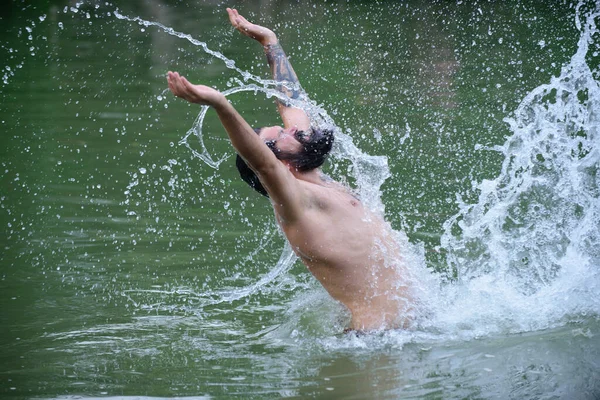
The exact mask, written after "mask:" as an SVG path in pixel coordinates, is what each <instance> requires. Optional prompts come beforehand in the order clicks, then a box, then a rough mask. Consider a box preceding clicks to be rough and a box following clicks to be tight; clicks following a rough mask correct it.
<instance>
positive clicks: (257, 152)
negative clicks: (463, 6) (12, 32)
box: [167, 71, 303, 221]
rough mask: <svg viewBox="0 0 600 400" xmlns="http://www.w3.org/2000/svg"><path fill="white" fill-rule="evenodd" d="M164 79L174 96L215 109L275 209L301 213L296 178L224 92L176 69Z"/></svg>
mask: <svg viewBox="0 0 600 400" xmlns="http://www.w3.org/2000/svg"><path fill="white" fill-rule="evenodd" d="M167 80H168V83H169V89H170V90H171V92H172V93H173V94H174V95H175V96H177V97H181V98H182V99H184V100H187V101H189V102H190V103H196V104H202V105H208V106H211V107H213V108H214V109H215V111H216V112H217V115H218V116H219V119H220V120H221V123H222V124H223V127H224V128H225V130H226V131H227V134H228V136H229V139H230V140H231V144H232V145H233V147H234V148H235V149H236V151H237V152H238V154H239V155H240V156H242V158H244V160H245V161H246V162H247V163H248V165H249V166H250V168H252V169H253V170H254V171H255V172H256V174H257V175H258V177H259V178H260V181H261V183H262V184H263V186H264V187H265V189H266V190H267V192H268V193H269V197H270V198H271V200H272V201H273V206H274V207H275V208H276V209H277V213H278V214H279V215H280V216H281V217H282V218H284V219H286V220H288V221H293V220H295V219H296V218H297V217H298V216H299V215H300V212H301V207H302V204H303V200H302V196H301V195H302V192H301V189H300V185H299V184H298V180H297V179H296V178H295V177H294V176H293V175H292V173H291V172H290V171H289V170H288V169H287V168H286V167H285V166H284V165H283V163H282V162H281V161H279V160H278V159H277V157H275V154H273V152H272V151H271V150H270V149H269V148H268V147H267V145H266V144H265V143H264V142H263V141H262V139H260V137H259V136H258V135H257V134H256V133H255V132H254V130H253V129H252V128H251V127H250V125H248V123H247V122H246V121H245V120H244V118H242V116H241V115H240V114H239V113H238V112H237V111H236V110H235V108H233V106H232V105H231V104H230V103H229V102H228V101H227V99H226V98H225V96H223V94H222V93H220V92H219V91H217V90H215V89H213V88H210V87H208V86H203V85H193V84H191V83H190V82H189V81H188V80H187V79H186V78H185V77H183V76H181V75H179V74H178V73H177V72H171V71H169V73H168V76H167Z"/></svg>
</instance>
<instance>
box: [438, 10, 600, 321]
mask: <svg viewBox="0 0 600 400" xmlns="http://www.w3.org/2000/svg"><path fill="white" fill-rule="evenodd" d="M580 7H581V3H580V4H579V6H578V11H579V8H580ZM599 15H600V13H598V11H596V12H594V13H590V14H589V15H587V16H585V19H584V21H583V24H582V23H580V21H579V18H584V17H581V16H580V14H579V13H577V26H578V29H579V30H580V34H581V36H580V39H579V43H578V49H577V52H576V53H575V54H574V55H573V56H572V58H571V60H570V62H569V63H568V64H567V65H565V66H563V68H562V71H561V73H560V76H558V77H554V78H552V80H551V82H550V83H548V84H544V85H541V86H539V87H537V88H536V89H534V90H533V91H532V92H531V93H529V94H528V95H527V96H526V97H525V98H524V99H523V101H522V102H521V104H520V105H519V107H518V108H517V109H516V111H515V112H514V114H513V115H512V116H511V117H509V118H506V119H505V122H506V123H507V124H508V125H509V126H510V130H511V132H512V136H511V137H509V138H508V140H507V141H506V142H505V143H504V144H503V145H502V146H497V147H496V148H495V149H494V150H495V151H499V152H501V153H502V155H503V156H504V162H503V164H502V169H501V172H500V174H499V175H498V177H497V178H495V179H493V180H485V181H483V182H481V183H480V184H478V185H477V186H476V187H475V189H476V190H477V191H478V192H479V193H480V194H479V200H478V202H477V203H475V204H465V203H463V202H461V203H460V211H459V212H458V213H457V214H456V215H455V216H454V217H452V218H451V219H449V220H448V221H446V223H445V225H444V229H445V233H444V235H443V237H442V246H443V248H444V249H445V250H446V251H447V252H448V262H449V264H450V266H451V267H452V268H453V269H454V270H455V271H456V274H457V277H458V279H459V281H460V283H462V284H463V285H466V287H471V288H474V287H475V286H476V285H477V284H480V283H481V282H482V281H483V280H487V281H488V282H493V284H494V285H495V287H496V288H502V287H504V288H507V289H508V288H510V289H511V290H516V291H517V292H518V293H520V294H521V295H524V296H532V298H531V299H527V298H524V297H521V296H520V295H516V297H515V299H514V300H512V301H513V302H515V303H518V302H523V304H525V303H526V304H528V305H531V304H532V303H531V301H534V300H537V302H538V303H536V310H538V311H539V310H545V311H548V312H549V313H556V314H558V315H554V317H555V318H560V317H562V316H563V315H565V314H569V313H579V312H592V313H594V314H597V313H598V310H600V307H599V306H600V303H599V302H598V300H597V298H598V297H597V295H595V294H594V293H597V292H598V289H599V287H598V276H599V273H598V265H600V171H599V168H600V132H599V128H600V112H599V110H600V87H599V85H598V81H597V80H596V79H595V78H594V75H597V74H598V72H599V71H597V70H596V71H593V70H591V69H590V66H589V65H588V64H587V62H586V56H588V53H589V52H590V48H589V47H590V44H591V43H593V36H594V35H597V34H598V29H597V26H596V24H595V21H596V20H597V18H598V17H599ZM544 302H545V303H546V304H545V305H544V304H543V303H544ZM542 318H543V317H542ZM534 319H535V318H534Z"/></svg>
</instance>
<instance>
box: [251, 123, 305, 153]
mask: <svg viewBox="0 0 600 400" xmlns="http://www.w3.org/2000/svg"><path fill="white" fill-rule="evenodd" d="M296 132H298V129H297V128H295V127H294V128H286V129H284V128H282V127H281V126H269V127H265V128H262V129H261V130H260V134H259V136H260V138H261V139H262V140H264V141H265V142H271V143H274V146H275V147H276V148H277V149H279V151H281V152H283V153H297V152H299V151H300V150H301V148H302V145H301V144H300V142H299V141H298V139H296Z"/></svg>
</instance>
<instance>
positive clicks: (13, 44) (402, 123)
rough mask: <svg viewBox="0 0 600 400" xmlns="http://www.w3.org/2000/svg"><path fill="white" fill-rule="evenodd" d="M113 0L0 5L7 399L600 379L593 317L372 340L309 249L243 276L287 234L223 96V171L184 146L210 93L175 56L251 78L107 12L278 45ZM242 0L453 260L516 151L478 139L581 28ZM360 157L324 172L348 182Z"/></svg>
mask: <svg viewBox="0 0 600 400" xmlns="http://www.w3.org/2000/svg"><path fill="white" fill-rule="evenodd" d="M425 3H426V4H425ZM96 4H97V8H96ZM113 4H114V5H108V6H107V5H105V4H104V2H96V3H95V2H84V3H83V5H81V6H80V7H79V8H78V12H73V11H70V10H69V7H72V6H74V3H73V4H72V3H67V2H60V1H51V2H44V1H38V2H35V1H33V2H30V1H27V2H25V1H12V2H9V3H8V4H4V5H3V6H1V8H0V10H1V12H2V14H1V19H0V23H1V25H2V29H1V30H0V54H2V56H1V58H0V59H1V60H2V61H1V62H0V68H3V70H2V72H1V73H0V76H2V75H4V83H3V84H2V83H0V99H1V100H0V126H1V131H2V136H1V141H2V145H1V146H0V167H1V169H0V170H1V171H2V173H1V175H0V176H1V178H0V179H1V186H0V226H2V227H3V229H2V231H0V232H1V236H0V246H1V248H2V251H1V253H0V263H1V264H0V268H1V269H0V277H1V278H0V309H1V310H2V311H1V312H0V326H1V328H0V395H1V396H2V397H13V398H17V397H18V398H55V397H64V396H71V395H83V396H101V397H102V396H167V397H173V396H206V397H207V398H209V397H216V398H281V397H295V398H357V399H361V398H429V399H446V398H473V399H475V398H499V399H506V398H515V399H517V398H518V399H521V398H569V399H576V398H581V399H587V398H597V397H598V396H599V395H600V387H599V386H598V381H600V380H599V379H598V377H599V371H600V366H599V365H598V359H600V357H599V349H600V343H599V341H598V337H599V336H598V334H599V333H600V332H599V331H600V326H599V325H598V322H597V321H596V320H595V319H594V318H582V319H580V320H579V321H577V323H575V322H573V321H570V322H569V323H568V324H567V325H564V326H561V324H557V325H558V327H557V328H554V329H550V330H545V331H533V332H527V333H520V334H507V335H503V336H494V335H490V336H486V335H485V334H484V335H483V336H482V337H480V338H476V339H471V340H463V341H461V340H459V339H456V338H455V339H453V338H451V337H450V336H452V335H449V337H448V340H447V341H445V340H439V338H438V339H436V338H433V339H431V340H427V339H424V338H423V337H421V338H420V339H418V340H412V339H411V336H410V335H409V334H407V335H406V337H405V336H402V334H399V335H400V336H401V337H400V338H397V337H396V336H393V335H392V336H390V335H389V334H381V335H378V336H374V337H369V338H366V339H365V338H351V337H344V336H343V335H341V334H340V333H339V332H341V330H342V328H343V324H344V318H346V315H345V314H344V312H343V311H342V310H340V307H339V306H338V305H337V304H335V303H334V302H333V301H332V300H330V299H328V297H327V296H326V294H325V293H324V291H323V290H322V289H320V287H319V285H318V284H317V283H316V282H315V281H314V280H313V279H312V277H311V276H310V275H309V274H308V273H307V272H306V270H305V269H304V267H303V266H302V265H300V264H299V263H297V264H296V265H295V266H294V267H293V268H292V269H291V270H290V271H289V272H287V273H285V274H283V276H281V277H278V278H277V279H275V280H274V281H272V282H271V283H269V284H267V285H266V286H264V287H262V289H261V290H257V291H255V292H253V293H250V294H248V295H240V292H239V291H240V289H242V288H247V287H251V285H252V284H254V283H255V282H257V281H258V280H259V279H260V278H261V277H263V276H264V275H265V274H267V273H268V272H269V271H270V270H271V268H272V267H273V265H275V263H276V262H277V260H278V259H279V256H280V254H281V249H282V248H283V245H284V243H283V239H282V237H281V235H280V234H279V233H278V230H277V227H276V225H275V223H274V221H273V217H272V211H271V209H270V206H269V204H268V202H266V201H265V200H264V199H262V198H261V197H260V196H259V195H257V194H255V193H254V192H252V191H251V189H249V188H248V187H247V186H246V185H245V184H244V183H243V182H242V181H241V180H240V179H239V178H238V177H237V172H236V171H235V168H234V167H233V158H232V157H231V155H232V150H231V148H230V145H229V143H228V141H227V140H226V136H225V133H224V131H223V129H222V128H221V127H220V124H219V123H218V120H217V118H216V116H215V115H214V113H210V112H209V114H208V117H207V121H206V125H205V137H204V139H205V142H206V145H207V147H208V149H209V151H210V152H211V154H213V155H214V156H215V157H216V158H221V157H223V156H228V157H229V158H228V159H227V161H225V162H224V163H223V164H222V165H221V167H220V168H219V169H217V170H214V169H212V168H210V167H209V166H207V165H206V164H204V163H203V162H202V161H201V160H198V159H196V158H193V157H192V155H191V154H190V152H189V151H188V150H187V149H186V148H185V147H184V146H180V145H178V142H179V140H180V139H181V138H182V137H183V136H184V135H185V133H186V131H187V130H188V129H189V128H190V127H191V126H192V124H193V121H194V119H195V117H196V115H197V113H198V111H199V110H198V108H197V107H194V106H191V105H188V104H185V103H184V102H182V101H180V100H178V99H175V98H173V97H172V96H171V95H170V94H169V93H167V92H165V89H166V80H165V74H166V71H168V70H177V71H179V72H181V73H183V74H185V75H186V76H187V77H188V78H189V79H190V80H191V81H193V82H198V83H203V84H208V85H211V86H214V87H217V88H220V89H223V90H224V89H226V88H228V87H230V86H231V84H234V83H233V81H231V79H232V78H234V77H235V78H239V76H238V75H236V73H235V72H232V71H231V70H230V69H228V68H227V67H226V66H225V65H224V64H223V63H222V62H221V61H219V60H217V59H215V58H213V57H211V56H209V55H207V54H206V53H204V52H203V51H202V50H201V49H200V48H199V47H197V46H194V45H192V44H191V43H189V42H188V41H186V40H183V39H181V38H177V37H174V36H171V35H168V34H167V33H165V32H163V31H161V30H159V29H156V28H153V27H147V28H144V27H142V26H139V25H137V24H134V23H130V22H126V21H121V20H118V19H116V18H115V17H114V16H112V15H108V13H110V12H112V11H114V9H115V5H116V6H118V7H119V10H120V11H121V12H122V13H123V14H125V15H128V16H130V17H135V16H139V17H141V18H143V19H146V20H151V21H157V22H160V23H162V24H164V25H166V26H168V27H172V28H173V29H175V30H176V31H180V32H184V33H188V34H190V35H192V36H193V37H194V38H196V39H198V40H201V41H204V42H206V43H207V45H208V46H209V48H211V49H213V50H215V51H219V52H221V53H223V54H224V55H225V56H226V57H228V58H230V59H233V60H235V62H236V66H238V67H239V68H241V69H243V70H247V71H249V72H251V73H253V74H255V75H259V76H262V77H265V78H266V77H268V70H267V68H266V66H265V60H264V59H263V55H262V53H261V49H260V46H258V45H256V44H255V43H253V42H252V41H249V40H245V38H243V37H241V36H240V35H239V34H238V33H237V32H236V31H234V30H233V29H232V28H231V27H230V26H229V23H228V21H227V18H226V13H225V10H224V9H225V7H226V6H232V5H234V4H232V3H227V4H225V3H224V2H219V1H197V2H194V1H187V2H186V1H160V0H147V1H134V2H133V1H132V2H121V3H113ZM235 6H236V7H237V8H238V9H239V10H240V12H241V13H243V14H245V15H247V16H248V17H249V18H251V19H253V20H256V21H257V22H258V21H260V22H261V23H262V24H264V25H266V26H269V27H272V28H273V29H274V30H275V31H276V32H277V33H278V35H279V38H280V40H281V42H282V44H283V46H284V48H285V49H286V50H287V53H288V55H289V56H290V59H291V62H292V64H293V65H294V67H295V70H296V72H297V73H298V76H299V77H300V81H301V83H302V85H303V87H304V89H305V90H306V91H307V93H308V94H309V96H310V97H311V98H312V99H313V100H315V101H316V102H317V103H319V104H321V105H322V106H323V107H324V108H325V109H326V110H327V111H328V112H329V114H330V115H331V116H332V117H333V118H334V119H335V121H336V123H337V124H338V125H339V126H340V127H341V128H342V129H343V130H344V131H345V132H349V134H350V136H351V137H352V138H353V139H354V142H355V144H356V145H357V146H358V147H359V148H361V149H362V150H363V151H365V152H366V153H368V154H373V155H386V156H387V157H388V162H389V166H390V171H391V175H392V176H391V177H390V178H389V179H388V180H387V181H386V183H385V184H384V186H383V187H382V199H383V202H384V204H385V206H386V216H387V219H388V220H389V221H390V223H391V224H392V226H393V227H394V228H396V229H402V230H404V231H406V232H407V234H408V236H409V238H410V239H411V240H412V241H413V242H415V243H423V245H424V250H425V255H426V259H427V265H428V267H429V268H431V269H432V270H436V271H442V272H444V271H447V267H446V266H445V264H444V254H443V250H441V249H440V248H439V239H440V236H441V234H442V232H443V229H442V224H443V222H444V221H445V220H446V219H447V218H448V217H450V216H451V215H453V214H454V213H456V212H457V210H458V206H457V204H456V202H455V200H456V194H457V193H460V194H462V195H463V196H464V197H465V199H471V200H472V199H474V198H475V195H476V193H474V192H473V191H472V190H471V187H472V182H474V181H480V180H481V179H484V178H490V177H494V176H495V175H496V174H497V173H498V170H499V166H500V163H501V162H502V157H501V156H500V155H499V154H498V153H497V152H494V151H489V150H484V149H480V148H479V147H477V148H476V145H478V144H480V145H483V146H493V145H497V144H501V143H503V142H504V140H505V139H506V137H507V136H508V135H510V131H509V130H508V127H507V125H506V124H505V123H504V122H503V121H502V119H503V118H504V117H505V116H507V115H509V114H510V112H511V111H512V110H514V109H515V108H516V107H517V105H518V104H519V102H520V101H521V99H522V98H523V97H524V96H525V95H526V94H527V93H529V92H530V91H531V90H532V89H534V88H535V87H537V86H539V85H540V84H542V83H545V82H548V81H549V80H550V78H551V77H552V76H554V75H557V74H558V73H559V72H560V68H561V66H562V65H563V64H565V63H567V62H568V61H569V59H570V57H571V55H572V54H573V53H574V52H575V50H576V47H577V40H578V37H579V34H578V32H577V30H576V29H575V25H574V22H573V21H574V7H573V4H572V3H571V2H568V1H547V2H539V1H506V2H449V1H433V2H417V1H409V2H399V1H398V2H396V1H387V2H386V1H379V2H367V1H364V2H344V1H338V2H333V1H327V2H325V1H323V2H317V1H311V2H302V3H297V2H287V1H272V2H266V3H265V4H263V5H261V6H260V7H259V6H258V5H255V4H249V2H237V3H236V4H235ZM65 10H66V11H65ZM86 13H87V14H89V15H86ZM27 28H29V29H30V30H31V32H29V31H28V29H27ZM30 35H31V38H30V37H29V36H30ZM591 62H597V60H591ZM6 67H8V69H7V68H6ZM230 99H231V100H232V102H233V103H234V105H235V106H236V108H237V109H238V110H239V111H240V113H241V114H242V115H243V116H244V117H245V118H246V119H247V120H248V121H249V122H250V123H251V124H252V125H254V126H263V125H269V124H278V123H279V121H278V118H277V114H276V110H275V107H274V105H273V104H272V101H271V100H268V99H265V98H264V96H262V95H261V94H258V95H256V96H255V95H254V94H252V93H242V94H237V95H234V96H231V97H230ZM190 142H191V144H192V146H193V145H194V144H195V141H194V139H191V140H190ZM347 168H348V165H347V164H345V163H344V162H343V161H340V162H338V163H336V164H335V165H330V166H328V167H327V168H326V170H327V171H328V172H330V173H331V174H332V175H334V176H335V177H336V178H338V179H342V180H343V179H346V178H344V177H345V176H346V175H347ZM347 179H348V182H349V183H350V184H352V183H353V182H354V180H353V179H352V178H351V177H350V178H347ZM230 295H231V296H233V298H235V300H232V301H228V300H227V299H231V298H232V297H229V296H230ZM223 299H225V300H224V301H221V300H223ZM483 328H484V327H483ZM482 330H483V331H485V329H482ZM434 336H435V335H434V334H433V333H432V337H434Z"/></svg>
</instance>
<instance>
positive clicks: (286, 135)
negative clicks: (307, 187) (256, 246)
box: [236, 126, 333, 197]
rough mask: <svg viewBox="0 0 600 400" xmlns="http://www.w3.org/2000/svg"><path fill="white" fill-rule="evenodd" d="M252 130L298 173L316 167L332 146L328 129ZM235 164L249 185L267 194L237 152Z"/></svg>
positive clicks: (268, 128)
mask: <svg viewBox="0 0 600 400" xmlns="http://www.w3.org/2000/svg"><path fill="white" fill-rule="evenodd" d="M254 131H255V132H256V133H257V134H258V135H259V136H260V137H261V139H263V140H264V142H265V144H266V145H267V146H268V147H269V148H270V149H271V151H273V153H274V154H275V156H276V157H277V158H278V159H279V160H281V161H285V162H286V163H288V164H289V165H290V166H291V167H292V168H294V169H296V171H298V172H306V171H310V170H313V169H315V168H319V167H320V166H321V165H323V163H324V162H325V159H326V158H327V155H328V154H329V152H330V151H331V148H332V146H333V131H331V130H321V129H314V128H311V129H310V130H308V131H299V130H297V129H295V128H288V129H283V128H282V127H280V126H270V127H265V128H258V129H255V130H254ZM236 166H237V169H238V171H239V173H240V176H241V177H242V179H243V180H244V181H245V182H246V183H247V184H248V185H250V187H252V188H253V189H254V190H256V191H257V192H259V193H260V194H262V195H264V196H267V197H268V194H267V191H266V190H265V188H264V187H263V186H262V184H261V183H260V180H259V179H258V176H256V174H255V173H254V171H252V170H251V169H250V167H248V165H247V164H246V163H245V162H244V160H243V159H242V158H241V157H240V156H239V155H238V156H237V158H236Z"/></svg>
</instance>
